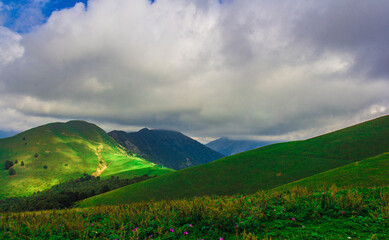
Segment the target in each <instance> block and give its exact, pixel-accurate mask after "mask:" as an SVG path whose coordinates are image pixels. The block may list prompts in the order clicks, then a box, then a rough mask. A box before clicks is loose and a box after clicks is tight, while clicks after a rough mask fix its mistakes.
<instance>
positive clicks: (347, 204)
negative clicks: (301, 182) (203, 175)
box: [0, 185, 389, 240]
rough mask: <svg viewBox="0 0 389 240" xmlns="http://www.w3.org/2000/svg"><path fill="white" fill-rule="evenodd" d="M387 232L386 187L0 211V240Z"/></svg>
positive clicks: (374, 235)
mask: <svg viewBox="0 0 389 240" xmlns="http://www.w3.org/2000/svg"><path fill="white" fill-rule="evenodd" d="M388 229H389V188H388V187H382V188H371V189H369V188H355V189H348V190H340V189H338V188H337V187H336V186H335V185H334V186H332V187H331V188H330V189H329V190H328V191H313V192H309V191H308V190H307V188H293V189H291V190H288V191H259V192H257V193H255V194H252V195H236V196H230V197H227V196H213V197H195V198H191V199H183V200H172V201H168V200H166V201H160V202H154V201H151V202H140V203H132V204H128V205H117V206H100V207H91V208H75V209H68V210H51V211H41V212H23V213H5V214H4V213H3V214H0V239H110V240H119V239H215V240H220V239H223V240H225V239H226V240H227V239H389V232H388V231H387V230H388Z"/></svg>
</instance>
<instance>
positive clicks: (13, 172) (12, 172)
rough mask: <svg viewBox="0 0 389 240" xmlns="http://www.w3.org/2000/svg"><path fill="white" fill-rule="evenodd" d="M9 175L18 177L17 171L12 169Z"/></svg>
mask: <svg viewBox="0 0 389 240" xmlns="http://www.w3.org/2000/svg"><path fill="white" fill-rule="evenodd" d="M9 175H10V176H13V175H16V171H15V169H13V168H10V169H9Z"/></svg>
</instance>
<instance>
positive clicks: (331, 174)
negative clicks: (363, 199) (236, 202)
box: [274, 152, 389, 190]
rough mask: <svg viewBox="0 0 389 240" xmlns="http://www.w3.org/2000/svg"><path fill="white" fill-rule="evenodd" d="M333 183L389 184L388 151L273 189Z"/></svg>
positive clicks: (327, 187) (342, 185)
mask: <svg viewBox="0 0 389 240" xmlns="http://www.w3.org/2000/svg"><path fill="white" fill-rule="evenodd" d="M333 184H335V185H336V186H337V187H342V188H353V187H354V188H355V187H380V186H386V185H389V152H387V153H384V154H380V155H378V156H375V157H372V158H368V159H364V160H362V161H359V162H354V163H350V164H347V165H345V166H343V167H338V168H335V169H332V170H329V171H326V172H323V173H319V174H316V175H313V176H311V177H307V178H304V179H301V180H298V181H295V182H292V183H288V184H285V185H282V186H280V187H277V188H275V189H274V190H286V189H293V188H294V187H307V188H309V189H323V190H327V189H329V188H330V187H331V186H332V185H333Z"/></svg>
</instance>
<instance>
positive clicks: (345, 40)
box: [294, 0, 389, 80]
mask: <svg viewBox="0 0 389 240" xmlns="http://www.w3.org/2000/svg"><path fill="white" fill-rule="evenodd" d="M315 5H316V6H315V7H311V8H309V9H308V10H307V11H305V12H304V13H303V14H302V15H301V16H300V17H299V20H298V21H297V22H296V24H295V28H294V31H295V36H296V39H297V41H302V42H305V43H309V44H310V47H314V48H316V49H317V51H318V52H325V51H338V52H344V53H348V54H353V55H354V56H355V64H354V67H353V69H352V72H354V73H356V74H367V76H368V77H372V78H382V79H385V80H388V79H389V65H388V60H389V50H388V47H387V43H388V42H389V31H388V29H389V18H388V12H389V2H388V1H384V0H378V1H363V0H357V1H352V0H343V1H325V2H320V3H317V4H315Z"/></svg>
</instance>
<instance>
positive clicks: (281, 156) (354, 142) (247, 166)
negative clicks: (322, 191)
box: [80, 116, 389, 206]
mask: <svg viewBox="0 0 389 240" xmlns="http://www.w3.org/2000/svg"><path fill="white" fill-rule="evenodd" d="M388 151H389V116H384V117H381V118H377V119H374V120H371V121H368V122H364V123H361V124H358V125H355V126H352V127H349V128H345V129H342V130H339V131H336V132H332V133H329V134H325V135H322V136H319V137H315V138H311V139H308V140H305V141H295V142H287V143H279V144H273V145H270V146H266V147H262V148H258V149H255V150H251V151H247V152H244V153H241V154H237V155H234V156H229V157H226V158H222V159H220V160H216V161H214V162H211V163H208V164H205V165H201V166H195V167H192V168H188V169H184V170H180V171H177V172H173V173H169V174H166V175H163V176H161V177H158V178H156V179H150V180H147V181H144V182H140V183H137V184H134V185H131V186H127V187H124V188H120V189H117V190H115V191H112V192H109V193H106V194H104V195H99V196H95V197H93V198H90V199H86V200H84V201H82V202H81V203H80V206H93V205H110V204H111V205H115V204H125V203H131V202H139V201H149V200H152V199H154V200H163V199H170V200H172V199H181V198H187V197H193V196H204V195H214V194H217V195H233V194H241V193H245V194H250V193H254V192H256V191H258V190H259V189H263V190H266V189H272V188H275V187H278V186H281V185H284V184H287V183H290V182H293V181H296V180H299V179H303V178H306V177H310V176H313V175H315V174H318V173H321V172H325V171H328V170H331V169H334V168H337V167H341V166H344V165H347V164H350V163H353V162H357V161H361V160H363V159H366V158H370V157H374V156H377V155H379V154H382V153H385V152H388Z"/></svg>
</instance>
